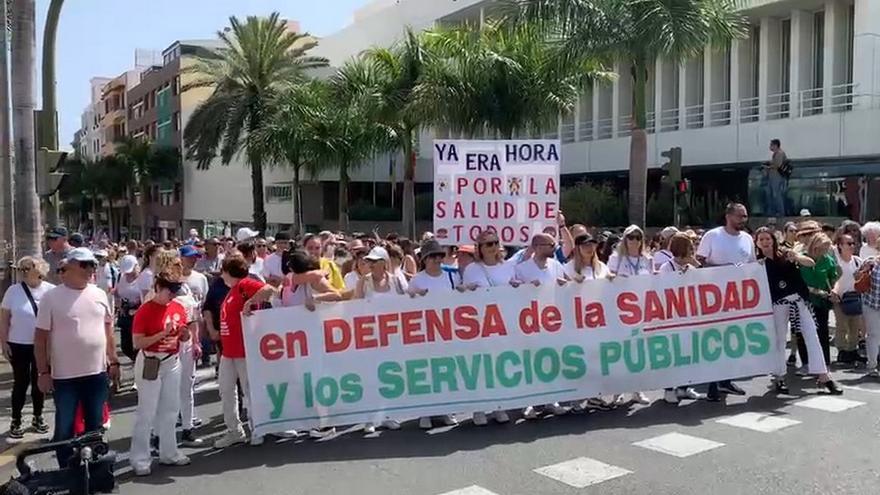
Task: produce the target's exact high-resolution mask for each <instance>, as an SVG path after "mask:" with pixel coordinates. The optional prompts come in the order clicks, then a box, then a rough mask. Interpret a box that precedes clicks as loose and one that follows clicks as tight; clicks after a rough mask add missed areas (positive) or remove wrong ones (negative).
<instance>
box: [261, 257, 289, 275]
mask: <svg viewBox="0 0 880 495" xmlns="http://www.w3.org/2000/svg"><path fill="white" fill-rule="evenodd" d="M262 275H263V278H265V279H266V280H269V277H280V278H283V277H284V272H283V271H282V270H281V255H280V254H278V253H272V254H270V255H269V256H267V257H266V259H265V260H263V272H262Z"/></svg>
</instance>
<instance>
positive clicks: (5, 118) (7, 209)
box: [0, 0, 16, 290]
mask: <svg viewBox="0 0 880 495" xmlns="http://www.w3.org/2000/svg"><path fill="white" fill-rule="evenodd" d="M7 7H9V1H8V0H0V19H3V27H4V28H5V27H7V23H8V21H7V19H8V10H7ZM8 54H9V34H8V33H6V32H4V33H3V36H0V167H2V171H0V184H2V189H0V197H2V198H3V199H2V206H0V211H2V212H3V222H2V226H3V230H2V232H3V233H2V238H3V244H4V245H5V247H6V256H5V261H6V262H7V263H11V262H14V261H15V259H16V258H15V249H14V248H15V242H14V241H15V212H14V211H13V205H12V197H13V195H14V194H15V190H14V189H13V187H12V177H13V174H12V143H11V142H10V138H11V136H10V128H9V55H8ZM11 279H12V278H11V277H9V276H7V277H6V279H5V280H4V282H8V281H11ZM3 289H4V290H5V287H3Z"/></svg>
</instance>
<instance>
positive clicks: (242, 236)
mask: <svg viewBox="0 0 880 495" xmlns="http://www.w3.org/2000/svg"><path fill="white" fill-rule="evenodd" d="M258 235H260V233H259V232H257V231H256V230H254V229H251V228H248V227H242V228H240V229H238V230H237V231H235V242H244V241H249V240H251V239H253V238H254V237H257V236H258Z"/></svg>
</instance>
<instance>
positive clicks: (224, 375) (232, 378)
mask: <svg viewBox="0 0 880 495" xmlns="http://www.w3.org/2000/svg"><path fill="white" fill-rule="evenodd" d="M218 380H219V382H220V402H221V404H222V406H223V423H224V424H226V429H227V430H228V431H231V432H236V431H242V425H241V418H239V416H238V394H237V393H236V390H235V384H236V382H238V383H239V385H241V394H242V396H244V397H245V401H247V397H249V395H248V377H247V366H245V361H244V358H228V357H221V358H220V376H219V377H218ZM245 403H247V402H245ZM249 416H250V415H249Z"/></svg>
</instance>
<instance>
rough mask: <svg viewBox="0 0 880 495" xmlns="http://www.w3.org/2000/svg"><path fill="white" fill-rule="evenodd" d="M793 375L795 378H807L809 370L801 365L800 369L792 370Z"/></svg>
mask: <svg viewBox="0 0 880 495" xmlns="http://www.w3.org/2000/svg"><path fill="white" fill-rule="evenodd" d="M794 374H795V375H797V376H807V375H809V374H810V371H809V368H807V365H803V366H801V367H800V368H798V369H796V370H794Z"/></svg>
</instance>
